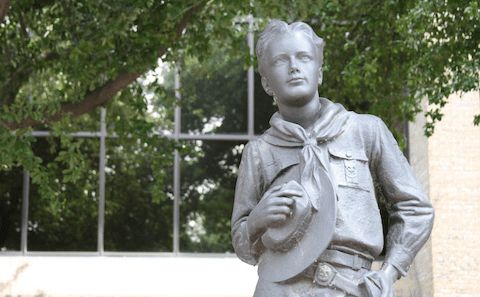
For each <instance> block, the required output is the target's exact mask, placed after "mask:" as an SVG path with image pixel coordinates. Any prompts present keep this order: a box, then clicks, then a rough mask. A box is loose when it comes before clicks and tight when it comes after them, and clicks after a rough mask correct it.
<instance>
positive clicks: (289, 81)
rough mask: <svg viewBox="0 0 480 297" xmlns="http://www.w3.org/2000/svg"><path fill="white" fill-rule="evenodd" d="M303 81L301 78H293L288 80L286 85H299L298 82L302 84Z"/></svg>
mask: <svg viewBox="0 0 480 297" xmlns="http://www.w3.org/2000/svg"><path fill="white" fill-rule="evenodd" d="M304 81H305V79H304V78H301V77H294V78H292V79H289V80H288V81H287V82H288V83H300V82H304Z"/></svg>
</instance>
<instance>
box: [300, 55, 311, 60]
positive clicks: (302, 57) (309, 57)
mask: <svg viewBox="0 0 480 297" xmlns="http://www.w3.org/2000/svg"><path fill="white" fill-rule="evenodd" d="M300 60H302V61H311V60H313V57H312V56H310V55H302V56H301V57H300Z"/></svg>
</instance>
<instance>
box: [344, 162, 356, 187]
mask: <svg viewBox="0 0 480 297" xmlns="http://www.w3.org/2000/svg"><path fill="white" fill-rule="evenodd" d="M344 162H345V180H346V182H347V185H358V175H357V162H356V161H355V160H344Z"/></svg>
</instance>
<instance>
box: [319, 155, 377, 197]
mask: <svg viewBox="0 0 480 297" xmlns="http://www.w3.org/2000/svg"><path fill="white" fill-rule="evenodd" d="M328 153H329V155H330V167H331V169H332V171H333V172H332V173H333V175H334V177H335V180H336V182H337V184H338V185H339V186H340V187H349V188H355V189H360V190H363V191H367V192H370V188H371V182H370V181H371V176H370V170H369V168H368V159H367V156H366V155H365V152H364V151H362V150H349V149H336V148H329V149H328Z"/></svg>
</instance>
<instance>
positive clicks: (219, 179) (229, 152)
mask: <svg viewBox="0 0 480 297" xmlns="http://www.w3.org/2000/svg"><path fill="white" fill-rule="evenodd" d="M190 144H191V146H192V148H193V149H192V151H195V152H197V153H196V154H189V155H184V156H183V160H182V169H181V185H182V186H181V194H182V200H181V205H180V224H181V226H180V237H181V240H180V251H182V252H216V253H222V252H233V248H232V243H231V237H230V219H231V215H232V208H233V198H234V193H235V184H236V179H237V171H238V165H239V163H240V158H241V153H242V150H243V147H244V143H242V142H233V141H203V142H202V141H195V142H190Z"/></svg>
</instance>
